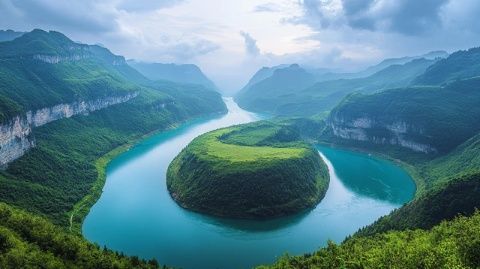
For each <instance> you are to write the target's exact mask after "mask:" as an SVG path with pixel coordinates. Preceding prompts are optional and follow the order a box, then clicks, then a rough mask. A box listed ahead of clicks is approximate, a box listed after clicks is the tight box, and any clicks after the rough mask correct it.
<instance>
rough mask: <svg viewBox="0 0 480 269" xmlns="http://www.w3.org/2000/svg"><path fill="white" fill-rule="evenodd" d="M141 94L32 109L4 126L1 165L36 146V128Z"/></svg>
mask: <svg viewBox="0 0 480 269" xmlns="http://www.w3.org/2000/svg"><path fill="white" fill-rule="evenodd" d="M137 95H138V93H130V94H126V95H122V96H111V97H106V98H101V99H95V100H88V101H77V102H73V103H68V104H58V105H55V106H53V107H46V108H42V109H38V110H35V111H28V112H27V113H25V114H24V115H19V116H16V117H14V118H13V119H11V120H9V121H8V122H6V123H4V124H2V125H0V166H5V165H6V164H8V163H9V162H11V161H13V160H15V159H18V158H19V157H21V156H23V155H24V154H25V152H27V151H28V150H29V149H30V148H32V147H34V146H35V139H34V138H33V136H32V134H31V133H32V129H33V128H35V127H39V126H42V125H45V124H47V123H49V122H52V121H55V120H59V119H63V118H69V117H72V116H74V115H78V114H88V113H90V112H93V111H96V110H100V109H103V108H106V107H109V106H112V105H116V104H120V103H124V102H126V101H128V100H130V99H133V98H135V97H136V96H137Z"/></svg>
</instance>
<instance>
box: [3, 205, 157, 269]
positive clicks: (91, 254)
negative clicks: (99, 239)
mask: <svg viewBox="0 0 480 269" xmlns="http://www.w3.org/2000/svg"><path fill="white" fill-rule="evenodd" d="M0 268H4V269H16V268H46V269H50V268H51V269H54V268H55V269H56V268H98V269H100V268H105V269H107V268H112V269H113V268H152V269H153V268H159V264H158V262H157V261H156V260H150V261H144V260H140V259H138V257H126V256H124V255H123V254H119V253H116V252H112V251H110V250H107V249H101V248H100V247H99V246H97V245H94V244H92V243H88V242H87V241H85V240H84V239H83V238H81V237H79V236H77V235H73V234H71V233H67V232H65V231H64V230H62V229H60V228H58V227H56V226H54V225H53V224H52V223H50V222H49V221H47V220H45V219H43V218H41V217H38V216H34V215H32V214H29V213H26V212H25V211H22V210H18V209H15V208H13V207H11V206H8V205H6V204H4V203H0Z"/></svg>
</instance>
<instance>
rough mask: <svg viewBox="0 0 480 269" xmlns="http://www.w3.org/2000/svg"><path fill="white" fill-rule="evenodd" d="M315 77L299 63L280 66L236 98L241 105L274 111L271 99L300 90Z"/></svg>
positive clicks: (311, 82)
mask: <svg viewBox="0 0 480 269" xmlns="http://www.w3.org/2000/svg"><path fill="white" fill-rule="evenodd" d="M314 82H315V77H314V76H313V75H312V74H311V73H309V72H307V71H306V70H305V69H303V68H302V67H300V66H299V65H297V64H293V65H290V66H288V67H286V68H278V69H276V70H274V71H273V75H271V76H270V77H268V78H266V79H264V80H262V81H260V82H258V83H256V84H254V85H252V86H251V87H249V88H248V89H245V91H242V92H240V93H239V94H238V95H237V96H236V98H235V100H236V101H237V102H238V104H239V105H240V106H241V107H244V108H247V109H250V110H253V111H262V112H273V111H274V110H275V103H274V102H272V101H271V100H272V99H274V98H277V97H282V96H285V95H288V94H291V93H292V92H296V91H300V90H302V89H303V88H305V87H307V86H309V85H311V84H313V83H314Z"/></svg>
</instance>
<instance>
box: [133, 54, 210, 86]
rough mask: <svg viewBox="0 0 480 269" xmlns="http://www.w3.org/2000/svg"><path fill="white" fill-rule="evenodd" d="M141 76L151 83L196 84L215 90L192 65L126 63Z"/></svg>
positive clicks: (208, 80)
mask: <svg viewBox="0 0 480 269" xmlns="http://www.w3.org/2000/svg"><path fill="white" fill-rule="evenodd" d="M128 65H130V66H132V67H133V68H135V69H136V70H137V71H138V72H140V73H141V74H142V75H144V76H145V77H147V78H148V79H150V80H153V81H159V80H164V81H165V80H166V81H172V82H175V83H180V84H198V85H201V86H204V87H206V88H210V89H213V90H216V89H217V87H216V86H215V84H214V83H213V82H212V81H211V80H210V79H208V78H207V77H206V76H205V74H203V72H202V71H201V70H200V68H198V66H196V65H194V64H180V65H178V64H162V63H144V62H137V61H128Z"/></svg>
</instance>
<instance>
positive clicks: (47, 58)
mask: <svg viewBox="0 0 480 269" xmlns="http://www.w3.org/2000/svg"><path fill="white" fill-rule="evenodd" d="M88 57H89V55H88V54H74V55H70V56H59V55H44V54H36V55H33V59H34V60H38V61H41V62H44V63H49V64H58V63H60V62H67V61H70V62H71V61H79V60H82V59H86V58H88Z"/></svg>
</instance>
